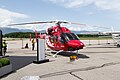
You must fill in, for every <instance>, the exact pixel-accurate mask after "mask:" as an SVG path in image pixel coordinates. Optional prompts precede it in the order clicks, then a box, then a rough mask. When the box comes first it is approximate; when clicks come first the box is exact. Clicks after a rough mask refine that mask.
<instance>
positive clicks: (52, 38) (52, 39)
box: [50, 35, 54, 43]
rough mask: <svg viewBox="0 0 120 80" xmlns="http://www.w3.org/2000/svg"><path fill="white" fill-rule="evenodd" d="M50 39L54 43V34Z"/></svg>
mask: <svg viewBox="0 0 120 80" xmlns="http://www.w3.org/2000/svg"><path fill="white" fill-rule="evenodd" d="M50 40H51V42H52V43H53V42H54V35H51V36H50Z"/></svg>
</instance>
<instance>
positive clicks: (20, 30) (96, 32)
mask: <svg viewBox="0 0 120 80" xmlns="http://www.w3.org/2000/svg"><path fill="white" fill-rule="evenodd" d="M0 30H2V32H3V34H7V33H11V32H34V31H33V30H30V29H18V28H8V27H0ZM38 32H41V33H45V32H46V31H45V30H41V31H38ZM72 32H73V33H75V34H98V33H99V32H98V31H72Z"/></svg>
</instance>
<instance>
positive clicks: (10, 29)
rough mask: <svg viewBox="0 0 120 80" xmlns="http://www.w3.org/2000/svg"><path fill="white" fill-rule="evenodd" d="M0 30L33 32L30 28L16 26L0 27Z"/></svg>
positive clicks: (6, 31)
mask: <svg viewBox="0 0 120 80" xmlns="http://www.w3.org/2000/svg"><path fill="white" fill-rule="evenodd" d="M0 30H2V32H3V34H7V33H11V32H34V31H33V30H30V29H17V28H8V27H0Z"/></svg>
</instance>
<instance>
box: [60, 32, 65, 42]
mask: <svg viewBox="0 0 120 80" xmlns="http://www.w3.org/2000/svg"><path fill="white" fill-rule="evenodd" d="M60 42H61V43H62V44H64V43H65V42H66V39H65V37H64V36H63V35H62V34H61V35H60Z"/></svg>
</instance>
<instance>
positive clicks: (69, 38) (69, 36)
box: [65, 33, 79, 40]
mask: <svg viewBox="0 0 120 80" xmlns="http://www.w3.org/2000/svg"><path fill="white" fill-rule="evenodd" d="M65 37H66V38H67V39H68V40H79V38H78V37H77V35H75V34H74V33H65Z"/></svg>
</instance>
